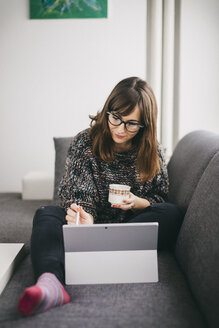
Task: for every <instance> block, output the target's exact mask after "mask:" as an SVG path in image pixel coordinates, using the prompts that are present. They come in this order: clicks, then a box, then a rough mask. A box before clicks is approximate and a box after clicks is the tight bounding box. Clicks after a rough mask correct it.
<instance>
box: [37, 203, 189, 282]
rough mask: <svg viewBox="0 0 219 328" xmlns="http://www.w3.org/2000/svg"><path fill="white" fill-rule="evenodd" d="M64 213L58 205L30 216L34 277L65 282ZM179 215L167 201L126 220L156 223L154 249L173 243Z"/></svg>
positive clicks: (168, 246)
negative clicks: (52, 277)
mask: <svg viewBox="0 0 219 328" xmlns="http://www.w3.org/2000/svg"><path fill="white" fill-rule="evenodd" d="M65 216H66V212H65V210H64V209H63V208H61V207H56V206H45V207H41V208H39V209H38V210H37V211H36V213H35V216H34V219H33V230H32V235H31V260H32V265H33V271H34V275H35V279H37V278H38V277H39V276H40V275H41V274H42V273H44V272H51V273H53V274H55V275H56V277H57V278H58V279H59V280H60V281H61V283H62V284H64V283H65V269H64V268H65V264H64V243H63V233H62V225H63V224H66V223H67V222H66V220H65ZM182 219H183V216H182V214H181V212H180V211H179V209H178V207H177V206H175V205H173V204H170V203H157V204H153V205H151V206H149V207H147V208H145V209H143V210H141V211H138V212H137V213H135V214H133V215H132V216H131V217H130V218H129V220H128V221H127V222H158V223H159V230H158V249H159V250H160V249H166V248H172V247H173V246H174V244H175V241H176V238H177V235H178V232H179V229H180V226H181V223H182Z"/></svg>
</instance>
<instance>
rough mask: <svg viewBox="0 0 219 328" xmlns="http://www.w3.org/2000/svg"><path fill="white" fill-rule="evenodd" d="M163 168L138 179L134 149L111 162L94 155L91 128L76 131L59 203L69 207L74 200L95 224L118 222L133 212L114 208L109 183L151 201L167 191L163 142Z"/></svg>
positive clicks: (161, 156) (157, 201)
mask: <svg viewBox="0 0 219 328" xmlns="http://www.w3.org/2000/svg"><path fill="white" fill-rule="evenodd" d="M158 153H159V159H160V166H161V171H160V173H159V174H157V175H156V176H155V177H154V179H153V180H149V181H147V182H136V177H137V176H138V172H137V170H136V156H137V151H136V150H135V149H132V150H129V151H127V152H121V153H115V158H114V161H113V162H112V163H107V162H104V161H103V160H102V159H100V158H96V157H94V155H93V153H92V141H91V139H90V137H89V129H87V130H84V131H82V132H80V133H79V134H77V135H76V136H75V137H74V138H73V140H72V142H71V145H70V147H69V150H68V154H67V159H66V165H65V175H64V177H63V178H62V180H61V183H60V186H59V196H60V200H61V203H60V206H61V207H64V208H65V209H66V210H67V208H68V207H70V205H71V204H72V203H76V204H78V205H81V206H83V208H84V210H85V211H86V212H88V213H90V214H92V215H93V217H94V222H95V223H119V222H125V221H127V220H128V217H129V216H130V215H132V214H133V212H132V211H124V210H121V209H118V208H112V207H111V204H110V203H109V202H108V190H109V184H111V183H116V184H126V185H129V186H131V192H132V193H133V194H134V195H136V196H138V197H141V198H146V199H147V200H148V201H149V202H150V203H160V202H164V201H165V200H166V196H167V192H168V175H167V168H166V164H165V161H164V157H163V152H162V150H161V147H160V145H159V146H158Z"/></svg>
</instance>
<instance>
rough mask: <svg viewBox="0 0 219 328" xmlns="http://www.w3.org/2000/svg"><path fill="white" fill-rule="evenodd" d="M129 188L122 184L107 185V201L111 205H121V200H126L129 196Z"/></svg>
mask: <svg viewBox="0 0 219 328" xmlns="http://www.w3.org/2000/svg"><path fill="white" fill-rule="evenodd" d="M130 189H131V187H130V186H126V185H122V184H110V185H109V198H108V201H109V202H110V203H111V204H112V205H122V204H124V203H123V200H127V199H128V198H129V195H130Z"/></svg>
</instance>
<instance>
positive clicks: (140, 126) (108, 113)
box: [106, 112, 145, 133]
mask: <svg viewBox="0 0 219 328" xmlns="http://www.w3.org/2000/svg"><path fill="white" fill-rule="evenodd" d="M106 113H107V115H108V121H109V122H110V124H112V125H113V126H120V125H121V124H122V123H124V125H125V129H126V130H127V131H128V132H130V133H135V132H137V131H138V130H136V131H129V130H128V129H127V127H126V124H128V123H131V122H130V121H127V122H124V121H123V120H122V119H121V118H120V117H119V116H117V115H116V114H113V113H112V112H106ZM110 114H112V115H114V116H116V117H118V119H119V120H120V121H121V122H120V123H119V124H113V123H112V122H111V121H110V119H109V115H110ZM133 123H134V122H133ZM134 124H136V125H137V126H138V127H139V129H142V128H145V126H144V125H142V124H140V123H134Z"/></svg>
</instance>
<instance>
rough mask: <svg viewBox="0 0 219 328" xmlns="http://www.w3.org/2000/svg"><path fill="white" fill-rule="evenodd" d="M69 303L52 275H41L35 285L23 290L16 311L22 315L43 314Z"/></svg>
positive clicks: (61, 287)
mask: <svg viewBox="0 0 219 328" xmlns="http://www.w3.org/2000/svg"><path fill="white" fill-rule="evenodd" d="M69 302H70V296H69V295H68V293H67V292H66V291H65V289H64V287H63V285H62V284H61V283H60V281H59V280H58V279H57V278H56V276H55V275H54V274H53V273H43V274H42V275H41V276H40V277H39V278H38V280H37V283H36V285H34V286H31V287H28V288H26V289H25V291H24V293H23V295H22V296H21V298H20V301H19V304H18V309H19V311H20V312H21V313H22V314H23V315H26V316H28V315H30V314H36V313H40V312H44V311H46V310H48V309H50V308H52V307H55V306H60V305H63V304H66V303H69Z"/></svg>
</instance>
